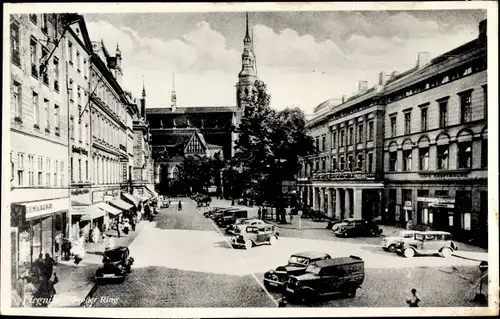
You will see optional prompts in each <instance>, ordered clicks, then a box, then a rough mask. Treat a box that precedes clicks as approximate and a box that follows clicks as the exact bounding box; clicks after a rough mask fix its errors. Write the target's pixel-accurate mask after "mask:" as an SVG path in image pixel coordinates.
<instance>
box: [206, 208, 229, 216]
mask: <svg viewBox="0 0 500 319" xmlns="http://www.w3.org/2000/svg"><path fill="white" fill-rule="evenodd" d="M227 208H228V207H212V208H211V209H210V210H207V211H206V212H204V213H203V216H205V217H207V218H210V217H211V216H212V215H213V214H215V213H216V212H218V211H221V210H223V209H227Z"/></svg>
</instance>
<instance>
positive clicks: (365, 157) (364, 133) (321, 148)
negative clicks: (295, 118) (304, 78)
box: [298, 74, 384, 219]
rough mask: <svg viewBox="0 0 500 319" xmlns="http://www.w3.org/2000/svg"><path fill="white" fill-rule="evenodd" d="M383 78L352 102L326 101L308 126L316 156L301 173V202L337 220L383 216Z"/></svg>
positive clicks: (364, 88)
mask: <svg viewBox="0 0 500 319" xmlns="http://www.w3.org/2000/svg"><path fill="white" fill-rule="evenodd" d="M383 80H384V76H383V74H381V79H380V83H379V85H377V86H375V87H373V88H370V89H368V88H367V82H366V81H360V83H359V91H358V93H357V94H356V95H354V96H353V97H351V98H349V99H347V100H346V99H345V98H343V99H342V101H341V102H340V103H338V100H328V101H326V102H324V103H322V104H320V105H319V106H318V107H317V108H316V109H315V113H316V114H317V115H316V116H314V117H313V118H311V119H310V120H309V121H308V123H307V127H308V129H309V131H310V134H311V135H312V136H313V137H314V140H315V146H316V150H317V153H316V154H315V155H314V156H311V157H310V158H308V159H306V160H305V161H304V164H303V166H302V170H301V172H300V174H299V183H298V187H299V193H300V196H301V198H302V201H303V202H304V203H306V204H308V205H309V206H311V207H313V208H314V209H316V210H321V211H323V212H325V213H326V214H327V215H328V216H330V217H333V216H335V217H337V218H341V219H343V218H348V217H355V218H367V219H370V218H376V217H378V216H380V214H381V210H382V206H381V197H382V190H383V186H384V185H383V178H384V172H383V163H382V159H383V156H382V155H383V153H382V152H383V150H382V143H383V136H384V135H383V134H384V125H383V124H384V118H383V116H384V105H383V104H382V103H381V99H380V98H381V93H382V89H383Z"/></svg>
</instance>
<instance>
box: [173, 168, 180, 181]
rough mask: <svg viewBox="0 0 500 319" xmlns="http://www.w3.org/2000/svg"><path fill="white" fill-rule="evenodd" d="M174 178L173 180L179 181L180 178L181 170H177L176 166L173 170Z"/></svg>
mask: <svg viewBox="0 0 500 319" xmlns="http://www.w3.org/2000/svg"><path fill="white" fill-rule="evenodd" d="M172 178H173V179H178V178H179V169H178V168H177V166H175V167H174V168H173V169H172Z"/></svg>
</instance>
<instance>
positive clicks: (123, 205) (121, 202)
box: [109, 198, 134, 211]
mask: <svg viewBox="0 0 500 319" xmlns="http://www.w3.org/2000/svg"><path fill="white" fill-rule="evenodd" d="M109 204H110V205H111V206H114V207H116V208H118V209H121V210H124V211H127V210H130V209H132V208H133V207H134V205H132V204H129V203H127V202H125V201H124V200H122V199H120V198H115V199H113V200H111V201H110V202H109Z"/></svg>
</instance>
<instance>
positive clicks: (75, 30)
mask: <svg viewBox="0 0 500 319" xmlns="http://www.w3.org/2000/svg"><path fill="white" fill-rule="evenodd" d="M68 31H69V32H70V33H71V34H72V35H73V37H74V38H75V39H77V41H78V42H79V43H80V46H81V47H83V48H85V49H86V50H87V52H89V53H90V52H92V43H91V41H90V37H89V34H88V31H87V26H86V24H85V20H84V18H83V17H82V16H80V17H79V19H78V23H73V24H71V25H70V26H69V30H68Z"/></svg>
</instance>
